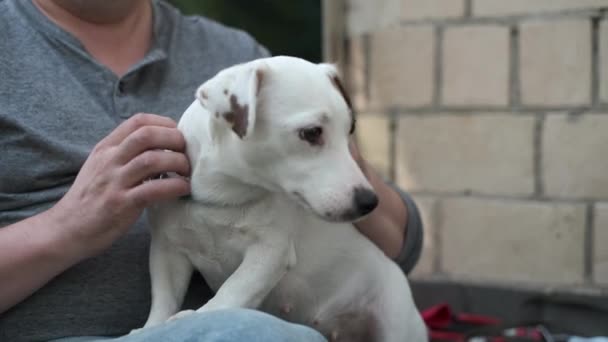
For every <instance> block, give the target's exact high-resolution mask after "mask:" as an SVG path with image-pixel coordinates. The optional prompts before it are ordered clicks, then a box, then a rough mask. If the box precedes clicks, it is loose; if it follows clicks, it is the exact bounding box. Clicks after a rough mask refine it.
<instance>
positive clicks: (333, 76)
mask: <svg viewBox="0 0 608 342" xmlns="http://www.w3.org/2000/svg"><path fill="white" fill-rule="evenodd" d="M319 66H320V67H321V68H323V69H324V70H325V72H326V73H327V76H328V77H329V79H330V80H331V83H332V84H333V85H334V87H336V89H337V90H338V91H339V92H340V94H341V95H342V97H343V98H344V101H345V102H346V105H347V106H348V109H350V111H351V112H352V110H353V106H352V102H351V100H350V96H348V93H347V92H346V89H345V88H344V85H343V84H342V81H341V80H340V73H339V72H338V69H337V68H336V66H335V65H333V64H329V63H320V64H319Z"/></svg>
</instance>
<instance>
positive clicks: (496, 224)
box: [440, 198, 585, 283]
mask: <svg viewBox="0 0 608 342" xmlns="http://www.w3.org/2000/svg"><path fill="white" fill-rule="evenodd" d="M440 215H441V222H442V223H443V224H442V226H441V231H442V233H443V235H442V237H441V241H442V246H443V249H442V266H443V269H444V271H445V272H447V273H448V274H452V275H455V276H457V277H473V278H479V279H486V280H493V281H515V282H535V283H581V282H582V281H583V270H584V267H583V265H584V259H583V256H584V252H583V249H584V225H585V206H584V205H579V204H556V203H541V202H527V201H525V202H524V201H522V202H518V201H500V200H488V199H467V198H455V199H447V200H443V201H442V206H441V209H440Z"/></svg>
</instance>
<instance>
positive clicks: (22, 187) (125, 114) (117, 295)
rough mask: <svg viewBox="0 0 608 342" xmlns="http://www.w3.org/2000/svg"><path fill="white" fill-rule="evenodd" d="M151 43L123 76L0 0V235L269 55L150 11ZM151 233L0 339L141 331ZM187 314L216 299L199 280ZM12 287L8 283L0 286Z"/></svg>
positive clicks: (12, 324) (41, 19)
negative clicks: (130, 135) (133, 132)
mask: <svg viewBox="0 0 608 342" xmlns="http://www.w3.org/2000/svg"><path fill="white" fill-rule="evenodd" d="M153 8H154V42H153V45H152V47H151V49H150V51H149V52H148V53H147V55H146V56H145V57H144V59H143V60H142V61H140V62H139V63H137V64H136V65H135V66H133V67H132V68H131V69H130V70H129V71H128V72H127V74H126V75H124V76H123V77H120V78H119V77H117V76H116V75H114V74H113V73H112V72H111V71H110V70H109V69H108V68H106V67H104V66H102V65H100V64H99V63H97V62H96V61H95V60H93V59H92V58H91V56H90V55H89V54H88V53H87V52H86V51H85V50H84V48H83V46H82V45H81V44H80V43H79V41H78V40H77V39H76V38H75V37H74V36H72V35H70V34H69V33H67V32H65V31H64V30H62V29H61V28H59V27H57V26H56V25H55V24H53V23H52V22H51V21H50V20H48V19H47V18H46V17H45V16H44V15H43V14H42V13H40V12H39V11H38V9H37V8H36V7H35V6H34V5H33V4H32V3H31V0H25V1H24V0H0V133H1V134H0V146H1V153H0V227H3V226H6V225H8V224H10V223H13V222H16V221H19V220H22V219H25V218H27V217H29V216H31V215H34V214H36V213H39V212H41V211H43V210H45V209H47V208H49V207H50V206H52V205H53V204H54V203H55V202H56V201H57V200H59V199H60V198H61V197H62V196H63V195H64V194H65V192H66V191H67V190H68V188H69V187H70V185H71V184H72V182H73V180H74V178H75V176H76V174H77V173H78V171H79V170H80V167H81V166H82V164H83V162H84V161H85V159H86V158H87V156H88V154H89V152H90V151H91V149H92V147H93V146H94V145H95V144H96V143H97V142H98V141H99V140H101V139H102V138H103V137H104V136H106V135H107V134H108V133H109V132H111V131H112V130H113V129H114V128H115V127H116V126H117V125H118V124H120V123H121V122H122V121H124V120H125V119H127V118H129V117H130V116H131V115H133V114H135V113H138V112H148V113H156V114H161V115H166V116H169V117H171V118H173V119H174V120H176V121H177V120H178V119H179V117H180V115H181V113H183V111H184V110H185V109H186V108H187V106H188V105H189V104H190V103H191V102H192V101H193V99H194V97H193V94H194V91H195V89H196V87H198V85H200V84H201V83H202V82H204V81H205V80H207V79H209V78H210V77H212V76H213V75H215V74H216V73H217V72H218V71H219V70H221V69H223V68H226V67H228V66H231V65H234V64H237V63H241V62H245V61H248V60H252V59H255V58H259V57H263V56H267V55H268V52H267V51H266V49H264V48H263V47H262V46H260V45H259V44H258V43H256V42H255V41H254V40H253V39H252V38H251V37H250V36H249V35H248V34H246V33H244V32H242V31H239V30H235V29H231V28H227V27H225V26H222V25H220V24H218V23H215V22H213V21H210V20H208V19H204V18H201V17H196V16H183V15H181V14H180V13H179V12H178V11H177V10H176V9H174V8H173V7H171V6H170V5H168V4H167V3H165V2H162V1H155V2H153ZM402 195H403V197H404V200H405V201H406V204H407V206H408V210H409V220H408V230H407V237H406V243H405V245H404V249H403V253H402V255H401V256H400V257H399V259H398V262H399V263H400V265H402V267H403V268H404V270H405V271H406V272H407V271H409V270H410V269H411V268H412V267H413V265H414V264H415V263H416V260H417V259H418V256H419V254H420V246H421V242H422V224H421V222H420V218H419V215H418V212H417V209H416V207H415V205H414V203H413V201H411V199H410V198H409V196H408V195H407V194H405V193H403V192H402ZM148 244H149V235H148V232H147V225H146V222H145V219H143V218H142V219H141V220H139V221H138V222H137V224H136V225H135V226H134V227H133V228H132V229H131V230H130V231H129V233H127V234H126V236H124V237H123V238H121V239H120V240H119V241H117V242H116V243H115V244H114V245H113V246H112V247H111V248H110V249H109V250H107V251H106V252H104V253H103V254H101V255H99V256H97V257H94V258H91V259H88V260H85V261H83V262H81V263H79V264H78V265H76V266H74V267H72V268H70V269H69V270H67V271H66V272H64V273H62V274H60V275H59V276H57V277H56V278H55V279H53V280H52V281H50V282H49V283H48V284H47V285H45V286H44V287H43V288H42V289H40V290H39V291H37V292H36V293H34V294H33V295H32V296H30V297H29V298H27V299H26V300H24V301H23V302H21V303H20V304H18V305H16V306H15V307H13V308H11V309H10V310H8V311H7V312H4V313H2V314H0V341H11V342H14V341H32V340H48V339H53V338H60V337H64V336H79V335H118V334H124V333H126V332H128V331H129V330H130V329H133V328H136V327H140V326H141V325H142V324H143V323H144V321H145V319H146V317H147V313H148V310H149V305H150V280H149V273H148ZM195 280H196V281H193V282H192V285H191V288H190V291H189V293H188V295H187V300H186V304H185V307H196V306H199V305H201V304H202V303H204V301H205V300H206V299H207V298H208V297H209V290H208V289H207V287H206V286H205V285H204V282H203V281H202V280H201V279H200V277H197V278H196V279H195ZM0 281H10V279H0Z"/></svg>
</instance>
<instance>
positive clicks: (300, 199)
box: [291, 191, 315, 213]
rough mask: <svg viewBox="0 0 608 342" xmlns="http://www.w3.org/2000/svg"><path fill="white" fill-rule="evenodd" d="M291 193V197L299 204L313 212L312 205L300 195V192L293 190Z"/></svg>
mask: <svg viewBox="0 0 608 342" xmlns="http://www.w3.org/2000/svg"><path fill="white" fill-rule="evenodd" d="M291 194H292V195H293V198H294V199H295V201H296V202H297V203H298V204H299V205H301V206H303V207H304V208H306V209H307V210H310V211H311V212H313V213H314V212H315V211H314V209H313V208H312V206H311V205H310V203H308V201H307V200H306V198H304V196H302V194H301V193H299V192H298V191H294V192H292V193H291Z"/></svg>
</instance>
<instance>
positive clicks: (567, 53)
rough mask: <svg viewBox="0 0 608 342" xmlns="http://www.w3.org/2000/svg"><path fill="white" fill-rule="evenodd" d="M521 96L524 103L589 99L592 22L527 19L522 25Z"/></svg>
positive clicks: (577, 102) (576, 102) (579, 102)
mask: <svg viewBox="0 0 608 342" xmlns="http://www.w3.org/2000/svg"><path fill="white" fill-rule="evenodd" d="M520 36H521V46H520V79H521V98H522V102H523V103H524V104H526V105H546V106H557V105H585V104H588V103H589V102H590V101H591V23H590V21H588V20H582V19H580V20H579V19H576V20H555V21H539V22H529V23H526V24H523V25H522V26H521V33H520Z"/></svg>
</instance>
